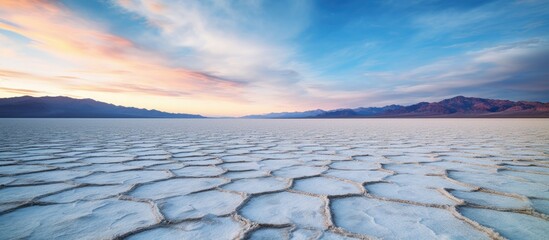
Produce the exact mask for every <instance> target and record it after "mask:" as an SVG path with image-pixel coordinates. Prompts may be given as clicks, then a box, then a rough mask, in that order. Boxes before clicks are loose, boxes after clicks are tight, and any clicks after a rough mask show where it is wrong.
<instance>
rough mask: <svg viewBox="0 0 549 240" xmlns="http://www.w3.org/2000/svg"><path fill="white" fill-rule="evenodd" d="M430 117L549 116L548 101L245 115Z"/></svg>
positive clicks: (466, 101)
mask: <svg viewBox="0 0 549 240" xmlns="http://www.w3.org/2000/svg"><path fill="white" fill-rule="evenodd" d="M406 117H410V118H428V117H445V118H452V117H456V118H458V117H495V118H497V117H549V103H542V102H527V101H518V102H513V101H509V100H496V99H485V98H474V97H464V96H457V97H453V98H450V99H445V100H442V101H440V102H432V103H428V102H420V103H417V104H413V105H409V106H401V105H389V106H385V107H361V108H343V109H335V110H329V111H324V110H320V109H318V110H312V111H306V112H281V113H269V114H263V115H248V116H244V117H243V118H406Z"/></svg>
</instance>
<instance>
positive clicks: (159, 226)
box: [0, 119, 549, 239]
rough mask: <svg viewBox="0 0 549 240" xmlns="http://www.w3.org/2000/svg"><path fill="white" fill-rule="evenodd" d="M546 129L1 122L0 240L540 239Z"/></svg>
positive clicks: (528, 124) (534, 124)
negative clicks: (119, 238) (24, 239)
mask: <svg viewBox="0 0 549 240" xmlns="http://www.w3.org/2000/svg"><path fill="white" fill-rule="evenodd" d="M548 215H549V120H545V119H341V120H333V119H323V120H316V119H311V120H244V119H232V120H229V119H195V120H186V119H185V120H184V119H180V120H178V119H0V239H19V238H29V239H44V238H48V239H52V238H58V239H105V238H107V239H109V238H116V237H121V238H129V239H152V238H154V239H173V238H180V239H233V238H251V239H273V238H274V239H279V238H282V239H284V238H292V239H355V238H356V239H362V238H371V237H374V238H383V239H402V238H405V239H409V238H415V239H441V238H449V239H460V238H461V239H490V238H498V237H505V238H509V239H544V238H546V236H547V235H548V234H549V230H548V229H549V217H548Z"/></svg>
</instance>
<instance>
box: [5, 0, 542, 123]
mask: <svg viewBox="0 0 549 240" xmlns="http://www.w3.org/2000/svg"><path fill="white" fill-rule="evenodd" d="M0 4H2V5H4V6H2V7H1V8H0V44H1V45H2V46H4V47H2V52H1V53H2V54H4V55H5V56H8V57H5V58H2V59H1V60H0V96H4V97H9V96H16V95H23V94H25V95H68V96H73V97H89V98H94V99H98V100H103V101H107V102H112V103H116V104H122V105H129V106H137V107H147V108H156V109H160V110H166V111H172V112H191V113H200V114H205V115H211V116H221V115H225V116H238V115H244V114H251V113H262V112H273V111H301V110H308V109H317V108H323V109H332V108H340V107H360V106H383V105H386V104H411V103H416V102H419V101H438V100H441V99H443V98H448V97H452V96H456V95H465V96H475V97H486V98H502V99H511V100H533V101H545V102H547V101H549V74H548V73H549V70H548V69H549V45H548V40H549V39H548V35H549V25H548V19H549V1H536V0H523V1H511V0H505V1H469V0H464V1H435V0H417V1H396V0H388V1H365V0H359V1H305V0H288V1H272V0H271V1H206V0H204V1H190V0H185V1H178V0H175V1H173V0H171V1H134V0H119V1H110V0H97V1H72V0H66V1H61V2H50V1H11V0H7V1H4V2H2V3H0Z"/></svg>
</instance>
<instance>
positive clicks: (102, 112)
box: [0, 96, 204, 118]
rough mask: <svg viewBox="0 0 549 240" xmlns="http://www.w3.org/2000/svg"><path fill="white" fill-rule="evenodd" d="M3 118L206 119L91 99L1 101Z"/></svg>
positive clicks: (11, 99) (23, 97) (57, 98)
mask: <svg viewBox="0 0 549 240" xmlns="http://www.w3.org/2000/svg"><path fill="white" fill-rule="evenodd" d="M0 117H4V118H6V117H14V118H15V117H29V118H204V117H203V116H200V115H194V114H181V113H167V112H161V111H157V110H147V109H139V108H133V107H123V106H116V105H113V104H110V103H105V102H99V101H96V100H94V99H91V98H85V99H76V98H70V97H66V96H45V97H32V96H21V97H13V98H1V99H0Z"/></svg>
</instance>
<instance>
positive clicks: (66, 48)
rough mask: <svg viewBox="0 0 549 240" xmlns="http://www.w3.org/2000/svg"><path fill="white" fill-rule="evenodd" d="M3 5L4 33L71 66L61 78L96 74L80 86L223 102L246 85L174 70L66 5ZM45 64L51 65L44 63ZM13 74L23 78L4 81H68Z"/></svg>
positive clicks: (23, 68) (42, 75)
mask: <svg viewBox="0 0 549 240" xmlns="http://www.w3.org/2000/svg"><path fill="white" fill-rule="evenodd" d="M3 4H6V5H4V6H7V7H5V8H2V10H0V13H1V14H2V19H3V21H2V22H0V29H1V30H5V31H9V32H13V33H16V34H18V35H20V36H23V37H25V38H27V39H30V40H31V41H30V43H29V45H28V46H27V48H28V47H31V48H34V49H36V50H38V51H40V52H42V53H46V54H48V55H50V56H54V57H55V58H57V59H59V61H60V62H65V63H69V64H67V65H68V67H66V68H65V69H63V72H62V73H55V74H65V75H70V74H71V73H75V72H77V71H85V70H89V69H94V71H93V74H90V75H83V76H80V77H81V78H80V81H83V80H86V81H88V82H91V83H96V84H98V85H101V84H109V85H110V84H118V85H121V86H122V85H123V84H128V86H138V87H133V88H131V89H139V88H141V89H158V91H143V93H144V94H152V93H155V92H174V91H173V90H172V89H185V91H195V92H200V93H201V94H203V95H208V94H211V95H213V96H218V97H220V96H219V95H218V94H217V93H216V91H219V90H220V89H225V90H227V89H229V90H230V89H234V88H239V87H240V86H241V85H242V83H241V82H239V81H233V80H231V79H228V78H223V77H218V76H216V75H215V74H212V73H209V72H200V71H197V70H192V69H188V68H185V67H183V66H173V65H172V64H171V63H170V60H169V59H166V58H164V57H163V56H162V55H160V54H156V53H155V52H151V51H147V50H146V49H145V48H143V47H142V46H138V45H136V44H135V43H134V42H133V41H132V40H131V39H127V38H124V37H121V36H118V35H116V34H112V33H110V32H109V31H107V30H106V29H107V27H105V26H101V25H100V24H98V23H96V22H92V21H89V20H87V19H84V18H82V17H80V16H77V15H75V13H74V12H71V11H70V10H68V9H66V8H65V7H64V6H63V5H61V3H55V2H49V1H7V2H3ZM17 57H19V58H21V59H20V60H21V61H23V60H24V59H25V58H26V59H30V58H33V56H32V55H31V56H28V55H27V56H25V55H23V54H20V55H19V56H17ZM41 64H42V65H48V63H43V62H42V63H41ZM36 65H40V63H38V64H36ZM50 65H51V64H50ZM57 65H58V66H59V65H61V64H57ZM17 67H19V68H17ZM13 69H14V70H12V71H13V73H15V72H18V73H20V74H19V75H15V74H13V73H11V74H7V73H6V72H4V73H3V76H4V77H5V78H9V79H19V80H24V79H27V78H32V79H34V80H37V79H42V80H46V81H51V82H52V84H59V85H61V84H63V81H57V80H59V79H58V78H53V77H51V75H52V74H51V73H48V72H45V71H41V72H40V73H36V72H33V70H32V68H28V66H24V65H22V66H16V67H15V68H13ZM53 79H56V81H53ZM127 89H130V88H129V87H128V88H127ZM221 97H222V96H221Z"/></svg>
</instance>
